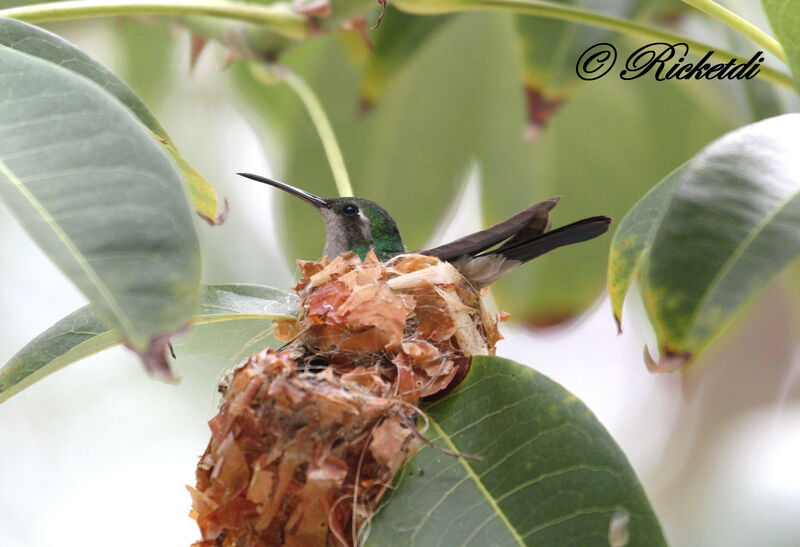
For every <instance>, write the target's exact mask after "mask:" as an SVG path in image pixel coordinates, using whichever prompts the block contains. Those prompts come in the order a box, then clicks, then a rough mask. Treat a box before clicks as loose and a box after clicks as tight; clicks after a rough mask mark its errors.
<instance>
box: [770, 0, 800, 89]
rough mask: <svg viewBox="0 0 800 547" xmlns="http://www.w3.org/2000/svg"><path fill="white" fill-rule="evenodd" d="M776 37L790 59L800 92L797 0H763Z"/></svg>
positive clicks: (799, 24) (799, 5)
mask: <svg viewBox="0 0 800 547" xmlns="http://www.w3.org/2000/svg"><path fill="white" fill-rule="evenodd" d="M761 5H762V6H764V11H765V12H766V14H767V19H769V24H770V25H771V26H772V30H773V31H775V36H776V38H777V39H778V41H779V42H780V43H781V45H782V46H783V49H784V51H785V52H786V57H787V58H788V59H789V68H790V69H791V71H792V74H793V75H794V81H795V87H796V88H797V89H798V90H800V32H798V30H797V29H799V28H800V3H798V2H796V1H795V0H761Z"/></svg>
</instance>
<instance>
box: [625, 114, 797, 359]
mask: <svg viewBox="0 0 800 547" xmlns="http://www.w3.org/2000/svg"><path fill="white" fill-rule="evenodd" d="M798 133H800V114H786V115H783V116H778V117H775V118H769V119H767V120H764V121H760V122H757V123H753V124H750V125H748V126H745V127H743V128H741V129H738V130H736V131H733V132H731V133H728V134H727V135H725V136H724V137H722V138H720V139H718V140H717V141H715V142H713V143H711V144H710V145H708V146H707V147H706V148H705V149H704V150H702V151H701V152H700V153H699V154H698V155H697V156H695V157H694V158H693V159H692V160H691V161H689V162H687V163H686V164H685V165H683V166H681V167H680V168H678V169H677V170H676V171H675V172H673V173H672V174H670V175H669V176H668V177H667V178H665V179H664V180H663V181H662V182H661V183H659V185H658V186H657V187H656V188H654V189H653V191H651V192H650V193H649V194H648V195H646V196H645V197H644V198H643V199H642V200H641V201H640V202H639V203H638V204H637V205H636V206H634V208H633V209H632V210H631V211H630V212H629V213H628V215H627V216H626V217H625V219H624V220H623V221H622V223H621V225H620V227H619V230H618V232H617V234H616V235H615V237H614V241H613V244H612V251H611V256H610V260H609V292H610V294H611V298H612V303H613V305H614V313H615V314H616V315H617V317H619V315H620V313H621V309H622V301H623V299H624V297H625V293H626V291H627V290H628V288H629V286H630V284H631V282H632V280H633V279H634V277H635V276H636V275H637V272H640V286H641V290H642V295H643V297H644V301H645V305H646V307H647V310H648V313H649V315H650V319H651V322H652V323H653V326H654V328H655V331H656V335H657V337H658V341H659V346H660V349H661V352H662V360H661V362H660V364H659V365H660V367H661V368H662V369H666V370H672V369H675V368H678V367H680V366H682V365H684V364H686V363H687V362H689V361H692V360H694V359H695V358H696V357H697V355H698V354H699V353H700V352H701V351H702V350H703V349H704V348H705V347H706V346H707V345H708V344H709V343H710V342H711V341H712V340H713V338H714V337H715V336H716V335H717V334H719V333H720V332H721V331H722V330H723V329H724V328H725V327H726V326H727V324H728V323H729V322H730V321H731V319H732V318H733V316H734V314H735V312H736V311H737V310H739V309H740V308H741V307H742V306H743V305H744V304H746V303H747V302H748V301H749V300H750V299H751V298H752V297H753V296H754V295H755V294H757V293H758V291H759V290H760V289H762V288H763V287H764V286H765V285H766V284H767V283H768V282H769V281H770V280H771V279H772V278H773V277H774V276H775V275H776V274H777V273H778V272H779V271H780V270H781V269H782V268H783V267H784V266H785V265H786V264H788V263H789V262H790V261H791V260H792V259H794V258H795V257H796V256H797V254H798V253H800V141H798V139H797V135H798Z"/></svg>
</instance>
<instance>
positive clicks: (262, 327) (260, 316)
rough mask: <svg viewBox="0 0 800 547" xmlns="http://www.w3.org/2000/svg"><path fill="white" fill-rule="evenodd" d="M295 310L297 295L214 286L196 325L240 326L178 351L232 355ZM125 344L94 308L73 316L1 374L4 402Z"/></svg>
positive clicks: (196, 337)
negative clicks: (99, 353)
mask: <svg viewBox="0 0 800 547" xmlns="http://www.w3.org/2000/svg"><path fill="white" fill-rule="evenodd" d="M296 307H297V302H296V299H295V296H294V294H292V293H288V292H285V291H281V290H279V289H273V288H271V287H263V286H260V285H243V284H238V285H210V286H208V287H206V289H205V295H204V297H203V302H202V307H201V308H200V312H199V313H198V314H197V315H196V316H195V317H194V318H193V319H192V324H193V325H195V326H197V325H210V324H212V323H214V324H216V323H229V322H230V323H233V324H234V325H236V326H235V327H233V329H232V330H230V331H229V332H225V333H224V336H218V334H219V331H221V330H224V329H219V328H216V327H211V326H209V327H205V328H204V329H203V332H202V333H195V332H194V331H195V330H196V329H192V334H190V336H189V337H188V338H189V342H186V341H184V338H183V337H180V338H178V342H177V343H176V344H175V346H176V348H179V349H180V352H179V356H180V357H182V358H186V357H191V354H190V355H186V352H187V351H188V348H189V347H192V348H193V351H195V352H199V353H202V354H203V355H206V354H207V353H208V352H209V351H211V350H213V349H214V348H216V349H218V350H220V351H222V352H223V353H224V352H226V351H227V352H230V353H231V355H233V352H232V351H230V350H229V349H228V348H229V346H230V343H231V339H232V338H233V339H234V341H235V344H234V345H236V344H238V345H242V344H244V343H245V342H247V341H248V340H249V339H250V338H253V336H254V332H253V328H251V327H254V328H255V329H257V330H256V331H255V333H259V332H262V331H263V332H264V336H266V335H268V334H269V333H271V331H272V329H271V325H272V320H273V319H291V318H292V317H294V315H295V313H296ZM243 325H244V326H243ZM242 335H243V336H245V338H244V340H239V338H237V337H240V336H242ZM264 336H259V337H256V340H254V341H253V342H250V343H249V344H247V345H245V349H249V348H250V347H251V346H252V345H253V344H254V343H259V342H260V341H261V339H262V338H263V337H264ZM121 341H122V339H121V337H120V335H119V333H118V332H117V331H115V330H111V329H109V328H107V327H106V326H105V325H104V324H103V322H102V321H101V320H100V318H99V317H98V316H97V314H96V313H95V312H94V311H93V310H92V308H91V306H86V307H83V308H81V309H79V310H77V311H75V312H73V313H71V314H69V315H68V316H67V317H65V318H63V319H61V320H60V321H58V322H57V323H56V324H55V325H53V326H52V327H50V328H49V329H47V330H46V331H45V332H43V333H42V334H40V335H39V336H37V337H36V338H34V339H33V340H31V341H30V342H29V343H28V344H27V345H26V346H25V347H24V348H22V349H21V350H20V351H19V352H17V354H16V355H14V357H12V358H11V359H10V360H9V361H8V363H6V364H5V365H4V366H3V368H2V369H0V402H2V401H5V400H6V399H8V398H9V397H11V396H12V395H14V394H16V393H19V392H20V391H22V390H23V389H25V388H26V387H28V386H30V385H31V384H33V383H35V382H37V381H39V380H41V379H42V378H44V377H45V376H47V375H49V374H52V373H53V372H55V371H57V370H59V369H61V368H64V367H65V366H67V365H69V364H71V363H74V362H76V361H79V360H81V359H83V358H85V357H88V356H90V355H93V354H95V353H97V352H99V351H102V350H104V349H108V348H110V347H113V346H115V345H117V344H119V343H120V342H121ZM201 344H206V345H207V346H202V345H201ZM237 349H238V346H237ZM212 353H213V352H212ZM247 355H249V354H245V355H244V356H245V357H246V356H247Z"/></svg>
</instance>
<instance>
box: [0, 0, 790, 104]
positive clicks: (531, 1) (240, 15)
mask: <svg viewBox="0 0 800 547" xmlns="http://www.w3.org/2000/svg"><path fill="white" fill-rule="evenodd" d="M693 1H694V2H695V3H697V4H703V5H708V4H711V2H710V0H693ZM394 5H395V7H397V8H399V9H401V10H403V11H407V12H410V13H418V14H442V13H453V12H459V11H477V10H483V11H511V12H514V13H522V14H526V15H535V16H538V17H548V18H551V19H560V20H562V21H569V22H572V23H580V24H584V25H593V26H596V27H601V28H605V29H608V30H612V31H615V32H619V33H622V34H629V35H633V36H641V37H644V38H648V39H654V40H663V41H665V42H670V43H677V42H683V43H685V44H687V45H688V46H689V47H690V48H693V49H695V50H696V51H698V50H699V51H712V50H713V51H714V55H713V56H712V57H713V58H715V59H719V60H725V59H726V58H727V59H730V58H733V57H738V55H736V54H735V53H732V52H730V51H726V50H721V49H715V48H713V47H712V46H710V45H708V44H704V43H703V42H698V41H696V40H690V39H688V38H685V37H683V36H680V35H679V34H674V33H672V32H668V31H665V30H662V29H659V28H656V27H651V26H647V25H643V24H641V23H636V22H633V21H627V20H625V19H620V18H617V17H611V16H608V15H604V14H602V13H594V12H591V11H588V10H583V9H580V8H574V7H571V6H565V5H562V4H555V3H552V2H546V1H541V0H395V2H394ZM720 9H722V8H720ZM725 11H727V10H725ZM716 13H717V12H715V15H714V16H715V17H717V16H718V15H717V14H716ZM141 14H155V15H209V16H216V17H223V18H227V19H235V20H239V21H245V22H249V23H256V24H262V25H264V26H266V27H268V28H270V29H271V30H273V31H275V32H276V33H279V34H282V35H284V36H287V37H289V38H294V39H303V38H306V37H308V36H309V34H310V29H309V25H308V21H307V20H306V19H305V18H304V17H302V16H300V15H298V14H296V13H294V12H292V11H291V10H290V9H289V8H287V7H284V6H261V5H256V4H245V3H243V2H224V1H221V0H162V1H157V0H149V1H148V0H140V1H133V0H117V1H115V2H111V1H109V0H106V1H100V0H72V1H65V2H51V3H47V4H35V5H32V6H22V7H17V8H9V9H4V10H0V17H11V18H14V19H19V20H22V21H28V22H32V23H35V22H42V21H55V20H60V19H76V18H81V17H103V16H113V15H141ZM731 15H733V14H731ZM734 17H736V16H734ZM741 21H744V20H741ZM744 23H746V25H749V23H747V22H746V21H744ZM729 24H732V23H729ZM750 27H752V25H750ZM735 28H736V29H737V30H739V31H741V32H744V33H745V34H746V35H747V36H749V37H750V38H751V39H753V40H755V35H756V33H758V34H760V35H761V37H760V38H759V39H760V40H763V39H764V38H766V39H768V40H772V38H770V37H769V36H767V35H766V34H764V33H762V32H761V31H760V30H758V29H755V27H752V29H748V30H747V31H744V30H743V29H744V28H745V25H741V24H740V25H739V26H737V27H735ZM756 42H757V43H759V44H761V45H763V46H764V48H765V49H767V50H768V51H770V52H771V53H773V54H775V55H776V56H777V57H778V58H779V59H782V60H783V59H785V54H784V53H783V50H782V48H780V45H778V46H777V47H775V45H774V44H773V45H770V47H767V46H766V44H762V43H761V42H759V41H758V40H756ZM775 44H777V42H775ZM758 75H759V77H760V78H763V79H764V80H766V81H768V82H772V83H774V84H777V85H781V86H783V87H786V88H789V89H792V90H794V84H793V82H792V77H791V76H789V75H788V74H786V73H784V72H781V71H779V70H774V69H771V68H768V67H766V66H762V67H761V71H760V72H759V74H758Z"/></svg>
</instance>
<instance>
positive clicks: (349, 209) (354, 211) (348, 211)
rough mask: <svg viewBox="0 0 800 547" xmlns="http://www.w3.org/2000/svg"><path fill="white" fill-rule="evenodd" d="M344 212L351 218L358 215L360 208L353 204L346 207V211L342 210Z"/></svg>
mask: <svg viewBox="0 0 800 547" xmlns="http://www.w3.org/2000/svg"><path fill="white" fill-rule="evenodd" d="M342 212H343V213H344V214H346V215H347V216H349V217H351V216H354V215H357V214H358V207H356V206H355V205H352V204H350V205H345V206H344V209H342Z"/></svg>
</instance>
